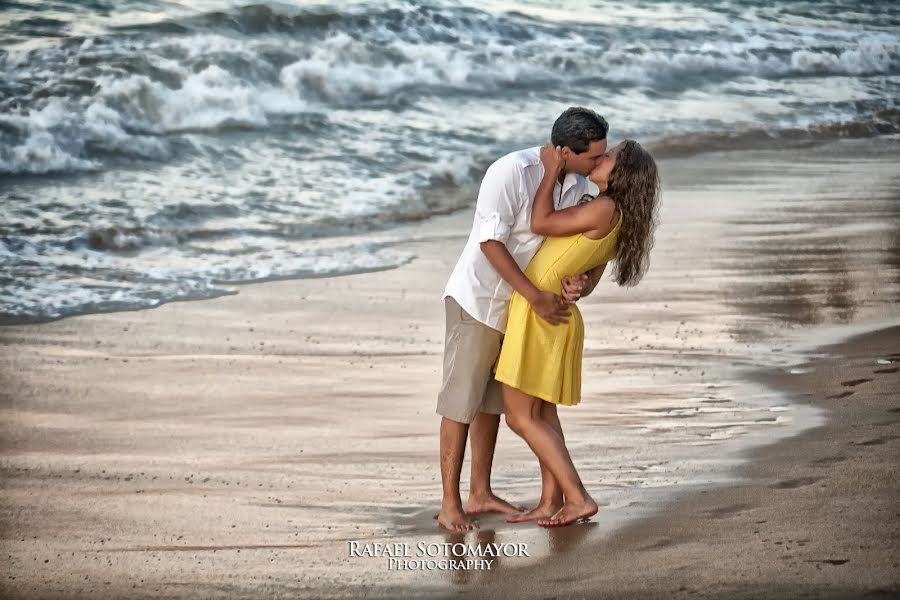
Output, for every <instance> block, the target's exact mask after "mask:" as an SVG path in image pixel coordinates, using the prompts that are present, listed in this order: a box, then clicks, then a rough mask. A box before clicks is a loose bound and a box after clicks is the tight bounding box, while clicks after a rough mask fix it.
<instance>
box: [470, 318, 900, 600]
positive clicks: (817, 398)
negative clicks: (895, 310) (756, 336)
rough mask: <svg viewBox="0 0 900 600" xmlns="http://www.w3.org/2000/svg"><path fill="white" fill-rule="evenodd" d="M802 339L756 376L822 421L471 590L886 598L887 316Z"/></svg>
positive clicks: (896, 449) (898, 360) (893, 570)
mask: <svg viewBox="0 0 900 600" xmlns="http://www.w3.org/2000/svg"><path fill="white" fill-rule="evenodd" d="M816 352H817V353H821V354H823V355H824V356H822V357H819V358H815V359H813V360H811V361H809V362H807V363H805V364H804V365H803V367H805V368H806V369H807V371H806V372H805V373H802V374H796V375H788V374H784V373H780V372H777V371H769V372H760V373H758V374H757V375H756V378H757V379H758V380H760V381H764V382H765V383H766V384H767V385H772V386H776V387H778V388H780V389H782V390H784V391H785V392H786V393H789V394H790V395H791V396H792V397H793V398H794V399H795V401H798V402H805V403H810V404H815V405H818V406H821V407H822V408H824V409H825V410H826V411H827V421H826V423H825V424H823V425H821V426H818V427H813V428H809V429H806V430H804V431H803V432H801V433H800V434H798V435H795V436H792V437H789V438H785V439H783V440H780V441H777V442H775V443H773V444H770V445H766V446H762V447H757V448H753V449H750V450H749V451H747V452H746V460H745V462H744V464H742V465H740V466H739V467H738V468H737V469H736V473H735V474H736V476H737V477H738V479H737V480H736V481H735V482H734V484H733V485H729V486H715V487H711V488H708V489H703V490H699V491H693V492H687V493H682V494H678V495H676V496H675V497H674V498H672V499H671V500H670V501H669V502H667V503H666V504H665V505H663V506H662V507H661V508H660V510H659V511H658V512H657V513H656V514H654V515H651V516H650V517H647V518H644V519H641V520H640V521H638V522H636V523H633V524H629V525H626V526H625V527H623V528H621V529H619V530H616V531H615V532H613V533H612V534H611V535H610V536H609V537H608V538H607V539H604V540H603V541H601V542H598V543H595V544H592V545H589V546H587V547H583V548H580V549H579V552H578V553H577V555H575V553H567V554H563V555H558V556H552V557H548V559H547V560H546V561H543V562H541V563H540V564H538V565H533V566H531V567H529V568H527V569H526V568H520V569H515V570H513V571H510V572H507V573H506V576H505V577H498V578H497V581H495V582H492V583H491V584H488V585H487V586H485V587H484V588H481V589H479V590H478V591H477V593H475V591H474V590H473V594H474V596H476V597H484V598H506V597H522V598H532V597H534V598H541V597H546V596H547V595H548V594H552V595H553V596H554V597H558V598H586V597H593V598H673V597H695V596H694V595H695V594H699V595H700V596H702V597H728V598H761V597H764V598H784V599H791V598H802V597H815V598H856V597H866V598H893V597H896V595H897V594H898V592H900V577H898V573H900V570H898V567H900V512H897V501H898V499H900V486H898V483H897V482H898V481H900V465H898V464H897V462H896V457H897V456H898V455H900V435H898V434H900V404H898V391H900V375H898V364H900V324H897V325H893V326H891V327H886V328H881V329H877V330H875V331H871V332H869V333H864V334H856V335H853V336H851V337H848V338H847V339H845V340H844V341H842V342H837V343H831V344H828V345H825V346H821V347H819V348H817V350H816ZM879 361H881V362H879ZM887 361H891V362H890V364H884V363H886V362H887ZM601 515H602V512H601ZM635 573H641V576H640V577H635ZM559 581H566V582H570V583H571V584H574V588H572V587H570V588H568V589H567V590H565V591H561V590H560V589H559V588H558V587H557V586H558V582H559Z"/></svg>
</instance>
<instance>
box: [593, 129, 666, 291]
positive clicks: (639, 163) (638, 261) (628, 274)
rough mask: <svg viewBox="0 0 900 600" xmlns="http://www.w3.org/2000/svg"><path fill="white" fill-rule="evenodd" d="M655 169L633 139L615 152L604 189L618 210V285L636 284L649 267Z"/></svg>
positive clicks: (655, 214)
mask: <svg viewBox="0 0 900 600" xmlns="http://www.w3.org/2000/svg"><path fill="white" fill-rule="evenodd" d="M659 192H660V181H659V171H658V170H657V168H656V161H654V160H653V157H652V156H650V153H649V152H647V151H646V150H644V148H642V147H641V145H640V144H638V143H637V142H636V141H634V140H625V141H624V142H623V143H622V147H621V148H620V149H619V152H618V154H617V155H616V164H615V166H614V167H613V169H612V171H611V172H610V174H609V182H608V187H607V188H606V191H604V192H603V193H602V195H605V196H609V197H610V198H612V199H613V200H614V201H615V202H616V206H617V207H618V209H619V211H620V212H621V217H620V218H621V219H622V226H621V227H620V229H619V242H618V248H617V249H616V266H615V270H614V271H613V273H614V275H613V276H614V277H615V279H616V283H618V284H619V285H621V286H627V287H632V286H634V285H637V283H638V282H639V281H640V280H641V278H642V277H643V276H644V274H645V273H646V272H647V269H648V268H649V266H650V249H651V248H652V247H653V234H654V232H655V231H656V224H657V221H658V219H659Z"/></svg>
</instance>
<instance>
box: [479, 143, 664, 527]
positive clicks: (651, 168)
mask: <svg viewBox="0 0 900 600" xmlns="http://www.w3.org/2000/svg"><path fill="white" fill-rule="evenodd" d="M541 162H542V163H543V165H544V169H545V170H544V177H543V180H542V181H541V185H540V187H539V188H538V191H537V194H536V195H535V200H534V206H533V208H532V213H531V230H532V231H533V232H534V233H538V234H541V235H546V236H550V237H548V238H547V239H546V240H545V241H544V243H543V245H542V246H541V248H540V250H538V252H537V254H536V255H535V256H534V258H533V259H532V260H531V262H530V263H529V264H528V267H527V268H526V270H525V275H526V276H528V278H529V279H530V280H531V281H532V282H533V283H534V284H535V285H537V286H538V287H539V288H541V289H543V290H548V291H552V292H554V293H556V294H560V293H561V289H560V288H561V284H560V280H561V279H562V276H564V275H567V274H569V273H587V272H588V271H592V273H594V275H593V277H592V281H590V282H589V284H588V285H589V286H590V287H591V288H593V286H594V285H596V283H597V281H598V280H599V278H600V275H601V274H602V273H603V268H599V267H601V266H602V267H605V265H606V263H607V262H609V261H610V260H612V259H616V270H615V277H616V281H617V282H618V284H619V285H623V286H632V285H635V284H637V283H638V281H640V279H641V278H642V277H643V275H644V273H645V272H646V270H647V266H648V264H649V252H650V248H651V246H652V245H653V231H654V228H655V225H656V215H657V206H658V204H659V176H658V173H657V168H656V163H655V162H654V161H653V158H652V157H651V156H650V154H649V153H648V152H647V151H646V150H644V149H643V148H642V147H641V146H640V145H639V144H638V143H637V142H635V141H633V140H626V141H624V142H622V143H621V144H619V145H618V146H616V147H615V148H613V149H611V150H610V151H608V152H607V153H606V154H605V155H604V156H603V158H602V159H601V160H600V161H598V164H597V166H596V167H595V168H594V170H593V171H592V172H591V174H590V180H591V181H593V182H594V183H595V184H597V186H598V187H599V188H600V192H601V195H600V196H598V197H597V198H593V199H591V198H588V199H589V201H588V202H583V203H581V204H579V205H577V206H573V207H571V208H566V209H563V210H560V211H555V210H554V209H553V198H552V194H553V189H554V185H555V183H556V181H557V179H558V178H559V176H560V174H561V173H562V171H563V168H564V166H565V165H564V163H563V161H562V158H561V156H560V149H559V148H553V147H551V146H549V145H548V146H545V147H544V148H542V149H541ZM583 341H584V322H583V320H582V318H581V313H580V312H579V311H578V307H577V306H572V307H571V316H570V318H569V321H568V322H567V323H565V324H562V325H551V324H550V323H548V322H546V321H544V320H543V319H541V318H540V317H539V316H538V315H537V314H535V313H534V311H533V310H532V309H531V306H530V305H529V304H528V302H527V301H526V300H525V299H524V298H523V297H522V296H520V295H519V294H513V296H512V299H511V300H510V304H509V317H508V321H507V326H506V336H505V338H504V340H503V347H502V349H501V351H500V357H499V358H498V360H497V370H496V375H495V377H496V379H497V380H498V381H500V382H502V383H503V405H504V411H505V413H506V421H507V423H508V424H509V427H510V429H512V430H513V431H515V432H516V433H517V434H518V435H519V436H521V437H522V438H523V439H524V440H525V441H526V442H527V443H528V445H529V447H530V448H531V449H532V451H533V452H534V453H535V455H536V456H537V457H538V461H540V465H541V480H542V487H541V500H540V502H539V503H538V506H537V507H535V508H534V509H533V510H532V511H529V512H527V513H524V514H521V515H517V516H515V517H512V518H510V519H509V521H510V522H518V521H526V520H533V519H535V520H537V522H538V524H540V525H542V526H545V527H553V526H560V525H568V524H570V523H574V522H576V521H578V520H581V519H588V518H590V517H591V516H593V515H594V514H596V513H597V503H596V502H594V500H593V499H592V498H591V496H590V495H589V494H588V493H587V490H585V489H584V485H583V484H582V482H581V479H580V478H579V476H578V472H577V471H576V470H575V466H574V465H573V464H572V459H571V457H570V456H569V452H568V449H567V448H566V445H565V440H564V438H563V433H562V427H561V425H560V422H559V418H558V416H557V413H556V406H557V404H565V405H574V404H578V402H579V401H580V400H581V353H582V344H583Z"/></svg>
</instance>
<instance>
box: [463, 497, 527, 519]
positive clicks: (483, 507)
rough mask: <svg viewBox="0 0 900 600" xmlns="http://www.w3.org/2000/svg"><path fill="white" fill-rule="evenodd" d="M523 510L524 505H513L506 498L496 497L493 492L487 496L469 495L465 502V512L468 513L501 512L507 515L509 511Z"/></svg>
mask: <svg viewBox="0 0 900 600" xmlns="http://www.w3.org/2000/svg"><path fill="white" fill-rule="evenodd" d="M523 510H525V507H524V506H513V505H512V504H510V503H509V502H507V501H506V500H503V499H502V498H498V497H497V496H495V495H494V494H490V495H489V496H471V495H470V496H469V501H468V502H466V514H469V515H479V514H483V513H503V514H505V515H508V514H510V513H517V512H522V511H523Z"/></svg>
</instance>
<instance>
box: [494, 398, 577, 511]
mask: <svg viewBox="0 0 900 600" xmlns="http://www.w3.org/2000/svg"><path fill="white" fill-rule="evenodd" d="M536 404H537V406H538V408H537V410H538V418H540V419H541V420H542V421H544V422H545V423H547V424H548V425H549V426H550V427H551V428H552V429H553V431H555V432H556V433H557V434H558V435H559V438H560V440H562V442H563V445H565V438H564V437H563V433H562V425H561V424H560V422H559V416H558V415H557V414H556V405H555V404H553V403H552V402H544V401H543V400H538V402H537V403H536ZM538 462H539V463H540V465H541V499H540V500H539V501H538V504H537V506H535V507H534V508H532V509H531V510H529V511H528V512H523V513H520V514H517V515H513V516H511V517H509V518H508V519H506V521H507V523H522V522H524V521H534V520H536V519H549V518H550V517H552V516H553V515H555V514H556V513H557V512H558V511H559V509H561V508H562V507H563V493H562V488H561V487H559V482H558V481H557V480H556V477H554V476H553V473H551V472H550V469H548V468H547V465H546V464H544V461H543V460H541V459H538Z"/></svg>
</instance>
